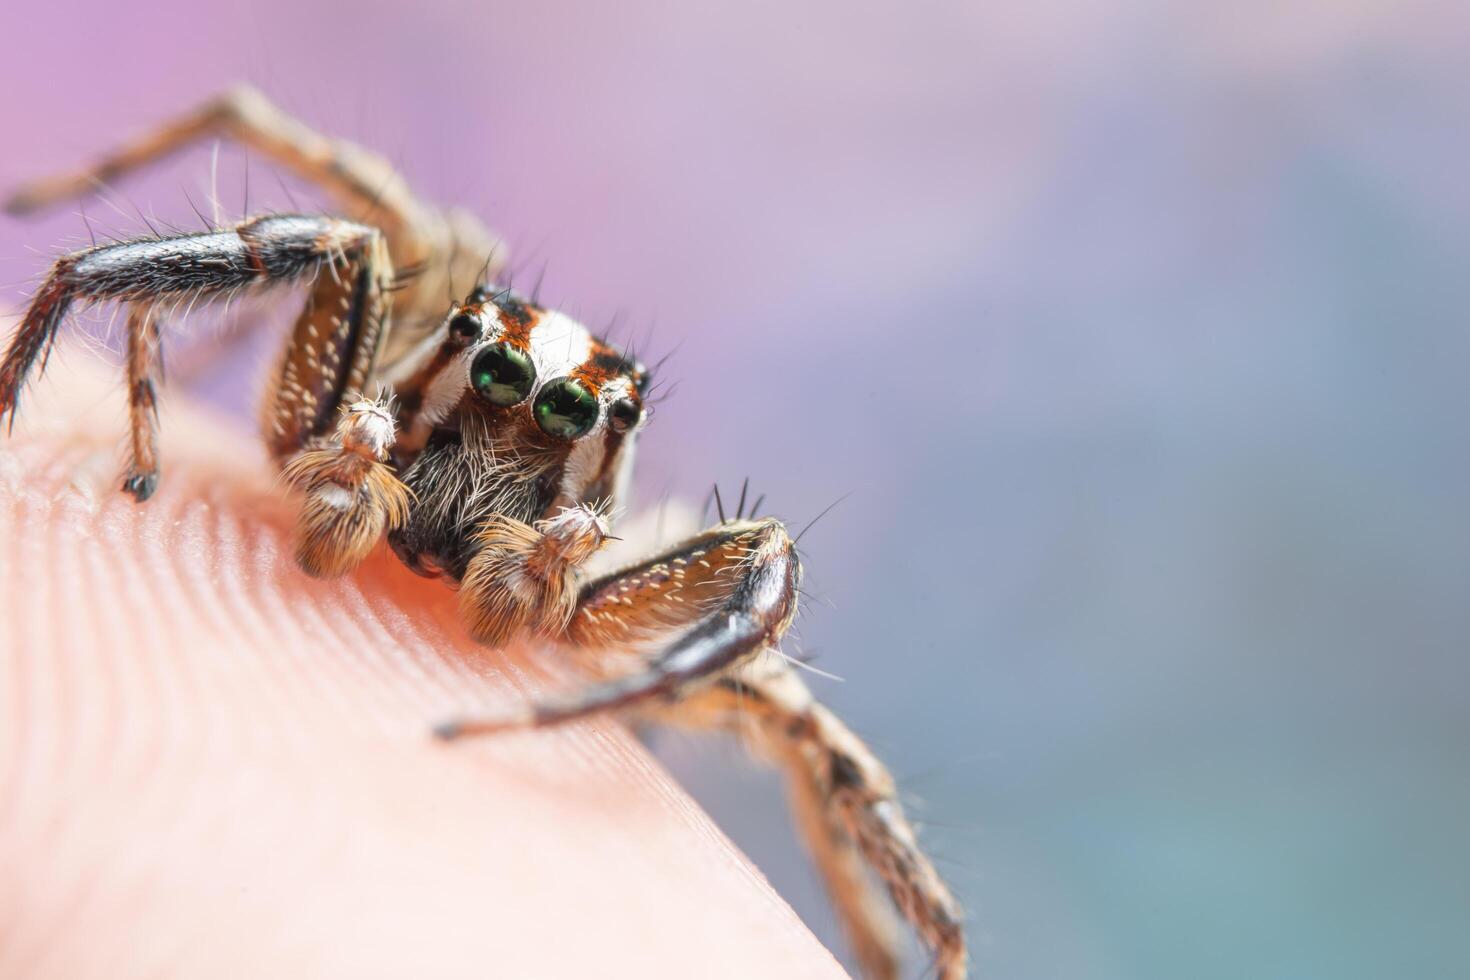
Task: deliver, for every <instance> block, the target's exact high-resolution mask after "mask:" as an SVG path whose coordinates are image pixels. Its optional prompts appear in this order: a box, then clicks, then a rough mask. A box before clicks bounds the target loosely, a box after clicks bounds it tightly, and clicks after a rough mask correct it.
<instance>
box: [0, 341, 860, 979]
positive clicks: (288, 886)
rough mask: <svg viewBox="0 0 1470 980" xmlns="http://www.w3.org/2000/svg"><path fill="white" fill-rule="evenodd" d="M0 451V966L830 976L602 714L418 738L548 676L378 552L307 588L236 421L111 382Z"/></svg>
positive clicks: (77, 369)
mask: <svg viewBox="0 0 1470 980" xmlns="http://www.w3.org/2000/svg"><path fill="white" fill-rule="evenodd" d="M64 353H65V354H67V356H63V357H59V358H57V359H54V360H53V364H52V366H51V371H50V376H49V377H48V378H47V379H46V380H45V381H43V382H42V383H40V384H39V385H37V386H35V388H34V389H32V390H31V391H30V392H28V393H27V395H26V399H25V402H24V404H23V405H22V413H21V414H22V421H21V422H20V423H19V424H18V425H17V427H16V431H15V434H14V436H12V437H11V438H9V439H0V977H3V978H10V977H17V978H19V977H26V978H44V977H68V978H73V977H92V976H97V977H103V976H105V977H109V978H128V977H135V976H148V977H200V976H209V977H233V976H239V977H261V976H286V977H313V978H315V977H407V976H419V977H436V978H440V977H461V976H463V977H479V978H483V977H536V978H541V977H676V976H677V977H685V976H706V977H840V976H843V975H844V974H843V973H842V971H841V970H840V969H839V967H838V966H837V964H836V963H835V961H834V960H833V959H832V957H831V955H830V954H829V953H828V952H827V951H826V950H824V949H823V948H822V947H821V946H820V945H819V944H818V943H817V942H816V940H815V939H814V938H813V937H812V936H811V935H810V933H808V932H807V931H806V929H805V928H804V927H803V926H802V925H801V923H800V922H799V921H798V920H797V919H796V917H795V916H794V915H793V913H792V912H791V910H790V908H789V907H788V906H787V905H786V904H785V903H784V902H783V901H782V900H781V899H780V898H779V897H778V896H777V895H775V894H774V893H773V892H772V891H771V889H770V888H769V886H768V885H767V884H766V883H765V881H764V879H763V878H762V877H761V876H760V875H759V873H758V872H756V871H755V870H754V869H752V867H751V866H750V865H749V863H748V862H747V861H746V859H745V858H744V857H743V856H742V855H741V854H740V853H739V852H738V851H736V850H735V848H734V847H733V846H732V845H731V844H730V843H729V841H728V840H727V839H726V838H725V837H724V836H723V835H722V834H721V833H720V832H719V831H718V830H717V829H715V827H714V826H713V825H712V824H711V823H710V821H709V819H708V818H707V817H706V816H705V814H704V813H703V812H702V811H701V810H700V809H699V808H698V807H697V806H696V805H695V804H694V803H693V802H692V801H691V800H690V799H689V798H688V797H687V796H686V795H685V794H684V793H683V791H682V790H680V789H679V787H678V786H676V785H674V784H673V783H672V782H671V780H670V779H669V777H668V776H667V774H665V772H664V771H663V770H662V769H661V768H660V767H659V766H658V764H657V763H656V762H654V761H652V760H651V759H650V758H649V757H648V756H647V754H646V753H645V752H644V751H643V749H642V748H641V747H640V746H639V745H638V744H637V743H636V742H635V741H634V740H633V739H632V738H630V737H629V735H628V733H627V731H626V730H625V729H624V728H622V727H621V726H620V725H619V724H618V723H617V722H615V721H613V720H610V719H605V718H604V719H597V720H594V721H592V722H589V723H586V724H578V725H573V726H567V727H565V728H561V729H556V730H552V731H542V732H533V733H526V734H513V735H503V736H499V737H496V738H482V739H474V740H466V741H464V742H462V743H455V744H442V743H438V742H436V741H434V740H433V739H432V738H431V737H430V734H429V728H430V725H431V723H432V722H434V721H435V720H438V719H442V718H444V717H447V716H449V715H452V714H455V713H458V712H461V711H466V710H470V709H473V708H476V707H481V708H483V707H487V706H494V705H503V704H505V703H506V702H507V701H509V700H514V699H521V698H525V697H527V696H529V695H530V694H532V693H534V692H538V691H544V690H548V689H551V688H552V687H554V686H556V685H557V684H558V683H561V684H566V683H573V682H574V675H572V674H570V673H569V672H568V671H567V670H565V669H563V668H558V667H557V666H556V665H555V661H554V660H552V659H549V658H547V657H546V656H545V655H544V654H541V655H537V654H536V653H535V651H528V650H511V651H503V650H491V649H486V648H483V647H477V646H476V645H474V644H473V643H471V642H470V641H469V640H468V639H466V638H465V636H464V633H463V631H462V629H461V628H460V626H459V625H458V622H457V618H456V609H455V597H454V594H453V592H451V591H450V590H448V589H446V588H445V587H444V586H442V585H440V584H437V583H434V582H429V581H425V580H422V579H419V578H416V577H415V576H414V575H412V574H411V573H409V572H408V571H407V570H406V569H404V568H403V567H402V566H400V565H399V564H398V563H397V561H396V560H395V559H394V558H393V557H392V556H391V554H388V553H387V552H386V551H384V550H383V549H379V551H378V553H376V554H375V555H374V556H373V557H372V558H371V559H369V561H368V562H367V563H366V564H365V565H364V567H363V568H362V569H360V570H359V571H358V572H357V573H355V574H353V575H351V576H349V577H347V578H345V579H341V580H337V581H330V582H328V581H318V580H314V579H311V578H309V577H307V576H306V575H304V574H303V573H301V572H300V571H298V570H297V568H296V567H295V565H294V564H293V562H292V558H291V541H290V527H291V519H292V511H291V503H290V500H289V498H288V497H287V496H286V494H285V493H284V491H283V490H282V488H281V487H280V485H279V483H278V481H277V480H276V478H275V475H274V473H273V471H272V470H271V468H270V467H269V466H268V465H267V463H266V459H265V454H264V452H263V450H262V449H261V448H260V446H259V444H258V442H257V440H256V439H255V438H254V437H253V435H251V434H250V433H248V432H247V431H245V430H243V429H240V428H239V427H238V426H236V425H233V424H231V423H229V422H227V421H223V420H220V419H216V418H212V417H210V416H208V415H207V414H206V413H204V412H203V411H201V410H199V409H197V408H191V407H187V406H185V405H184V404H182V402H181V400H180V399H178V398H173V399H168V400H166V402H165V409H164V412H163V418H162V427H163V480H162V482H161V484H160V486H159V489H158V492H157V494H156V495H155V497H154V498H153V499H152V500H151V501H149V502H148V503H147V504H146V505H144V506H139V505H136V504H134V503H133V501H132V499H131V498H130V497H128V496H126V495H124V494H122V493H121V492H119V491H118V489H117V488H118V485H119V480H120V473H121V467H120V463H121V459H122V450H121V447H122V446H123V439H124V436H123V433H124V431H125V424H124V408H123V399H122V392H121V384H120V382H119V380H118V378H117V375H113V374H107V373H104V366H103V365H101V364H100V363H98V361H97V359H96V358H95V357H93V356H92V355H90V354H86V353H83V352H81V351H78V350H72V351H69V352H64Z"/></svg>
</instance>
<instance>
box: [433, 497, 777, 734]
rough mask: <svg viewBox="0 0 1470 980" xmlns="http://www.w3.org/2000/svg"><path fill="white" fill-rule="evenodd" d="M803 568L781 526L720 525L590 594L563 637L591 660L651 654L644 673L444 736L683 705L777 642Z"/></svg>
mask: <svg viewBox="0 0 1470 980" xmlns="http://www.w3.org/2000/svg"><path fill="white" fill-rule="evenodd" d="M800 581H801V565H800V563H799V562H798V561H797V558H796V551H795V549H794V547H793V546H792V543H791V539H790V538H789V537H788V536H787V534H786V529H785V528H784V527H783V526H782V524H781V522H780V521H777V520H761V521H749V520H735V521H728V522H726V523H724V524H721V525H719V526H717V527H715V528H712V529H711V530H709V531H705V532H704V533H703V534H699V535H696V536H695V537H693V538H690V539H689V540H687V541H685V542H684V543H683V544H681V545H678V546H677V547H675V548H673V549H671V550H670V551H667V552H665V553H664V554H662V555H659V556H658V557H656V558H652V559H649V560H648V561H645V562H641V563H639V564H636V565H632V566H630V567H628V568H624V569H622V570H620V571H617V572H614V573H612V574H610V575H607V576H604V577H602V578H600V579H596V580H594V581H592V582H590V583H588V584H587V585H585V586H583V587H582V589H581V591H580V594H579V595H578V597H577V602H576V606H575V611H574V612H573V614H572V616H571V619H570V622H569V623H568V624H567V627H566V633H565V638H566V639H567V640H569V641H570V642H571V643H572V644H574V645H575V646H577V647H579V648H582V649H583V650H585V651H587V652H588V653H592V654H595V653H599V652H613V651H616V652H617V654H618V655H620V656H621V655H625V654H626V652H627V651H646V652H648V656H647V659H646V665H645V666H644V667H643V668H642V669H640V670H637V671H635V672H633V673H631V674H627V675H624V676H620V677H614V678H611V679H609V680H605V681H602V682H599V683H597V684H594V685H592V686H590V687H587V688H586V689H584V690H581V691H574V692H572V693H570V694H568V695H566V696H563V697H559V698H549V699H547V700H544V701H541V702H537V703H534V704H529V705H526V706H524V707H521V708H517V709H515V710H513V711H511V712H510V713H508V714H506V715H504V716H501V717H485V718H466V719H458V720H454V721H450V722H447V723H445V724H444V725H441V726H439V728H438V729H437V731H438V732H439V734H440V735H442V736H444V737H446V738H450V737H455V736H458V735H467V734H479V733H486V732H493V731H501V730H504V729H511V728H527V727H539V726H543V725H555V724H560V723H562V722H566V721H571V720H572V719H575V718H581V717H585V716H587V715H591V714H596V713H598V712H602V711H612V710H617V709H622V708H633V707H638V706H640V705H642V704H645V703H647V702H649V701H650V700H652V699H656V698H677V697H678V696H679V694H680V693H681V691H683V690H684V689H685V688H686V687H688V686H690V685H693V684H696V683H698V682H699V681H703V680H708V679H709V678H711V677H713V676H715V675H716V674H718V673H719V672H721V671H723V670H725V669H727V668H729V667H731V666H733V665H735V664H737V663H740V662H741V661H743V660H746V659H748V658H750V657H752V656H754V655H755V654H756V653H758V652H760V651H761V650H764V649H766V648H768V647H772V646H775V645H776V644H777V643H779V642H780V639H781V637H782V635H784V634H785V632H786V630H787V628H788V627H789V626H790V625H791V620H792V619H793V618H794V617H795V615H796V595H797V586H798V585H799V584H800Z"/></svg>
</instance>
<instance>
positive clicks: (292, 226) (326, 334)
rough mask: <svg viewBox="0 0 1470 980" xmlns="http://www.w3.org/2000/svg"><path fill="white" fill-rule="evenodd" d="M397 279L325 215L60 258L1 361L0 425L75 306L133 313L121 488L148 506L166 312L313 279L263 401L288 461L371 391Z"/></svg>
mask: <svg viewBox="0 0 1470 980" xmlns="http://www.w3.org/2000/svg"><path fill="white" fill-rule="evenodd" d="M392 278H393V268H392V263H391V262H390V261H389V260H388V257H387V250H386V247H385V245H384V242H383V238H382V235H381V234H380V233H379V232H378V231H377V229H375V228H371V227H368V226H366V225H359V224H355V223H353V222H350V221H343V220H340V219H337V218H329V217H324V216H304V215H270V216H267V217H263V218H256V219H253V220H250V221H245V222H242V223H241V224H239V225H236V226H235V227H234V228H230V229H225V230H219V231H207V232H201V233H198V234H191V235H175V236H172V237H168V238H139V239H135V240H132V241H126V242H117V243H114V244H109V245H99V246H96V247H94V248H90V249H85V250H83V251H80V252H75V253H73V254H71V255H67V256H63V257H62V258H60V259H58V260H57V261H56V263H55V264H54V265H53V266H52V267H51V271H50V273H49V274H48V275H47V277H46V280H45V281H44V282H43V283H42V284H41V287H40V288H39V289H38V290H37V291H36V294H35V296H33V297H32V299H31V303H30V306H29V307H28V308H27V310H26V312H25V315H24V317H22V319H21V322H20V325H19V326H18V327H17V328H16V331H15V334H14V337H13V338H12V339H11V342H10V346H9V348H8V349H7V350H6V352H5V355H4V357H3V358H0V420H3V419H4V418H5V416H6V415H7V414H8V415H10V416H11V417H12V419H13V418H14V413H15V412H16V409H17V406H18V403H19V401H20V395H21V391H22V389H23V388H24V387H25V384H26V382H27V381H28V380H29V378H30V376H31V374H32V373H33V372H36V371H37V370H38V369H39V370H45V365H46V359H47V355H48V354H49V352H50V350H51V347H52V345H53V344H54V343H55V339H56V334H57V331H58V329H59V328H60V326H61V323H62V321H63V320H64V319H65V318H66V315H67V313H68V312H69V311H70V310H71V308H72V307H73V306H74V305H76V304H78V303H100V302H117V303H121V304H123V305H125V306H127V307H128V317H127V326H128V368H127V369H128V380H129V386H128V387H129V398H128V405H129V412H130V415H131V420H132V426H131V431H132V462H131V464H130V468H129V472H128V476H127V479H126V481H125V483H124V488H125V489H127V490H128V491H129V492H131V493H132V494H133V495H134V496H135V497H137V498H138V500H140V501H142V500H146V499H147V498H148V496H149V495H150V494H151V493H152V492H153V489H154V487H155V485H156V484H157V480H158V453H157V449H156V446H155V432H154V419H153V413H154V410H155V400H156V392H155V387H154V374H155V373H156V363H157V355H158V351H157V346H158V323H159V320H160V318H161V317H163V315H164V309H165V308H166V307H167V308H171V309H174V310H177V309H178V308H179V307H180V306H182V305H192V304H193V303H195V302H197V301H202V302H208V301H209V300H211V299H215V298H218V297H222V296H228V295H231V294H233V293H235V292H237V291H239V290H242V289H251V288H258V287H264V286H269V285H272V284H274V283H281V282H290V281H295V280H301V279H312V280H314V281H313V285H312V288H311V291H310V295H309V298H308V302H307V306H306V309H305V310H303V311H302V313H301V315H300V317H299V318H298V319H297V321H296V325H295V328H294V329H293V331H292V334H291V338H290V340H289V341H288V343H287V346H286V354H285V357H284V360H283V362H282V365H281V369H280V373H279V375H278V377H277V381H276V383H275V385H274V386H273V388H272V390H271V392H270V395H269V397H268V398H267V404H266V418H265V420H264V427H265V430H266V432H265V434H266V442H267V444H268V446H269V447H270V449H271V451H272V453H273V455H274V456H275V457H276V458H277V459H278V460H282V461H284V460H285V459H288V458H289V457H290V456H292V455H294V454H295V453H296V452H297V451H298V450H300V449H301V448H303V447H304V446H306V445H307V444H308V443H309V442H311V441H312V440H314V439H316V438H318V437H322V436H324V435H326V433H327V432H329V431H330V430H331V428H332V426H333V424H334V422H335V420H336V416H337V410H338V408H339V406H340V405H341V404H342V403H343V401H344V400H345V399H346V397H347V396H348V394H349V393H351V392H354V391H360V390H361V389H362V387H363V386H364V385H365V384H366V383H367V380H368V377H369V376H370V374H371V372H372V369H373V365H374V362H375V360H376V358H377V353H378V350H379V349H380V347H381V345H382V342H383V338H384V337H385V335H386V334H387V327H388V322H389V317H388V299H387V297H388V290H389V287H390V286H391V282H392Z"/></svg>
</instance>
